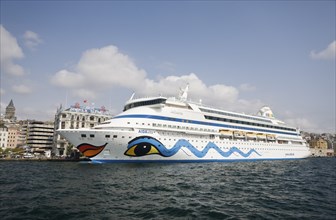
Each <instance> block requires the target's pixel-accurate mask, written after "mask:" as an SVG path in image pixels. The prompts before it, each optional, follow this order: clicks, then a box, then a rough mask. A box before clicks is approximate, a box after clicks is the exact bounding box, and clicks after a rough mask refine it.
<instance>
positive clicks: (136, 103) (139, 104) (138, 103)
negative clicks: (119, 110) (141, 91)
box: [124, 98, 166, 111]
mask: <svg viewBox="0 0 336 220" xmlns="http://www.w3.org/2000/svg"><path fill="white" fill-rule="evenodd" d="M165 101H166V99H164V98H159V99H153V100H149V101H140V102H134V103H130V104H128V105H125V107H124V111H127V110H128V109H131V108H135V107H139V106H145V105H156V104H161V103H164V102H165Z"/></svg>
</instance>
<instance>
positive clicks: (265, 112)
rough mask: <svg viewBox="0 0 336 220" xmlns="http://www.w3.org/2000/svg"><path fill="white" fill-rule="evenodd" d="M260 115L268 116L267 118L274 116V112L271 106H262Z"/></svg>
mask: <svg viewBox="0 0 336 220" xmlns="http://www.w3.org/2000/svg"><path fill="white" fill-rule="evenodd" d="M258 115H259V116H262V117H266V118H274V115H273V112H272V110H271V108H270V107H268V106H264V107H262V108H261V109H260V110H259V112H258Z"/></svg>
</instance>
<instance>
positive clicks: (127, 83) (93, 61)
mask: <svg viewBox="0 0 336 220" xmlns="http://www.w3.org/2000/svg"><path fill="white" fill-rule="evenodd" d="M145 76H146V72H145V71H144V70H141V69H138V68H137V67H136V66H135V64H134V63H133V61H132V60H131V59H130V58H129V57H128V56H126V55H124V54H122V53H120V52H119V51H118V48H117V47H115V46H107V47H103V48H100V49H91V50H88V51H86V52H84V53H83V55H82V57H81V59H80V60H79V62H78V64H77V65H76V67H75V70H74V71H68V70H61V71H59V72H57V73H56V74H55V75H54V76H53V77H52V79H51V81H52V83H53V84H55V85H58V86H63V87H67V88H79V87H80V88H85V89H87V90H93V91H94V90H100V89H106V88H108V87H110V86H121V87H126V88H134V87H138V86H139V82H143V81H144V79H145Z"/></svg>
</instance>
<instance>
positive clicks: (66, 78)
mask: <svg viewBox="0 0 336 220" xmlns="http://www.w3.org/2000/svg"><path fill="white" fill-rule="evenodd" d="M51 82H52V83H53V84H54V85H56V86H60V87H64V88H68V89H69V92H72V95H73V96H75V97H79V98H81V99H83V98H88V99H94V98H97V97H98V96H99V95H100V94H101V93H102V92H105V93H106V92H108V91H109V89H112V88H113V87H117V88H126V89H129V90H131V91H134V92H136V94H137V95H138V96H143V95H145V96H155V95H160V94H161V95H163V96H177V95H178V92H179V89H180V88H184V87H185V86H186V85H187V84H189V87H190V90H189V98H190V99H192V100H193V101H197V102H198V101H199V100H200V99H201V100H202V103H204V104H208V105H214V106H218V107H224V106H225V107H226V108H227V106H231V108H232V110H234V109H235V108H236V109H239V110H240V111H246V110H247V109H250V107H249V106H248V104H252V105H253V106H256V105H257V104H260V106H256V109H255V111H257V110H258V108H260V107H261V105H262V103H261V102H260V101H258V100H257V101H255V100H253V101H252V102H248V101H246V100H240V99H239V98H238V96H239V90H238V89H237V88H235V87H233V86H228V85H224V84H216V85H206V84H205V83H204V82H203V81H202V80H201V79H200V78H198V76H197V75H196V74H195V73H189V74H184V75H180V76H174V75H171V76H167V77H162V78H159V79H156V80H154V79H150V78H147V73H146V71H145V70H142V69H140V68H138V67H137V66H136V65H135V63H134V62H133V61H132V59H131V58H129V57H128V56H127V55H125V54H123V53H121V52H120V51H119V50H118V48H117V47H115V46H113V45H111V46H107V47H103V48H99V49H90V50H87V51H86V52H84V53H83V54H82V56H81V58H80V60H79V62H78V63H77V64H76V65H75V67H74V68H73V69H72V70H68V69H63V70H60V71H58V72H57V73H55V74H54V75H53V76H52V78H51ZM242 88H243V89H250V90H251V89H253V87H252V86H250V85H248V84H246V85H243V86H242ZM227 104H229V105H227Z"/></svg>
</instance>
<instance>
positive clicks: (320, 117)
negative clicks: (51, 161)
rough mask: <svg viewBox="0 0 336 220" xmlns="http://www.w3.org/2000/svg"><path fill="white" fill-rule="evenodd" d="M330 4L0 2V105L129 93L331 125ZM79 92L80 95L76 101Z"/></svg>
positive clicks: (335, 35)
mask: <svg viewBox="0 0 336 220" xmlns="http://www.w3.org/2000/svg"><path fill="white" fill-rule="evenodd" d="M335 2H336V1H47V2H43V1H15V0H14V1H3V0H1V1H0V4H1V7H0V10H1V11H0V12H1V13H0V14H1V15H0V33H1V38H0V42H1V47H0V51H1V57H0V58H1V60H0V61H1V82H0V85H1V89H0V94H1V100H0V103H1V113H2V114H3V113H4V112H5V108H6V106H7V105H8V104H9V102H10V100H11V99H12V100H13V102H14V105H15V108H16V116H17V118H18V119H19V120H24V119H35V120H53V119H54V116H55V113H56V110H57V108H58V107H59V106H60V105H61V104H62V106H63V107H69V106H70V105H74V104H75V103H76V102H78V103H80V104H81V105H91V106H95V107H101V106H105V107H106V108H107V109H109V110H110V112H111V113H112V114H118V113H120V112H121V111H122V109H123V105H124V104H125V102H126V101H127V100H128V99H129V98H130V97H131V95H132V93H133V92H135V94H136V96H137V97H142V96H157V95H163V96H167V97H170V96H176V95H178V93H179V90H180V89H181V88H184V87H185V86H186V85H187V84H189V99H190V100H193V101H196V102H199V101H200V100H201V101H202V103H203V104H204V105H208V106H214V107H218V108H221V109H223V110H229V111H237V112H244V113H246V114H256V113H257V112H258V110H259V109H260V108H261V107H263V106H265V105H267V106H269V107H271V109H272V110H273V113H274V115H275V117H276V118H278V119H280V120H283V121H285V122H286V123H288V124H289V125H291V126H294V127H298V128H300V129H301V130H304V131H308V132H317V133H324V132H328V133H335V132H336V129H335V123H336V122H335V121H336V119H335V115H336V113H335V93H336V91H335V84H336V78H335V75H336V74H335V71H336V70H335V68H336V67H335V65H336V64H335V53H336V30H335V26H336V24H335V22H336V15H335V11H336V6H335ZM84 100H86V102H85V103H84Z"/></svg>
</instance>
